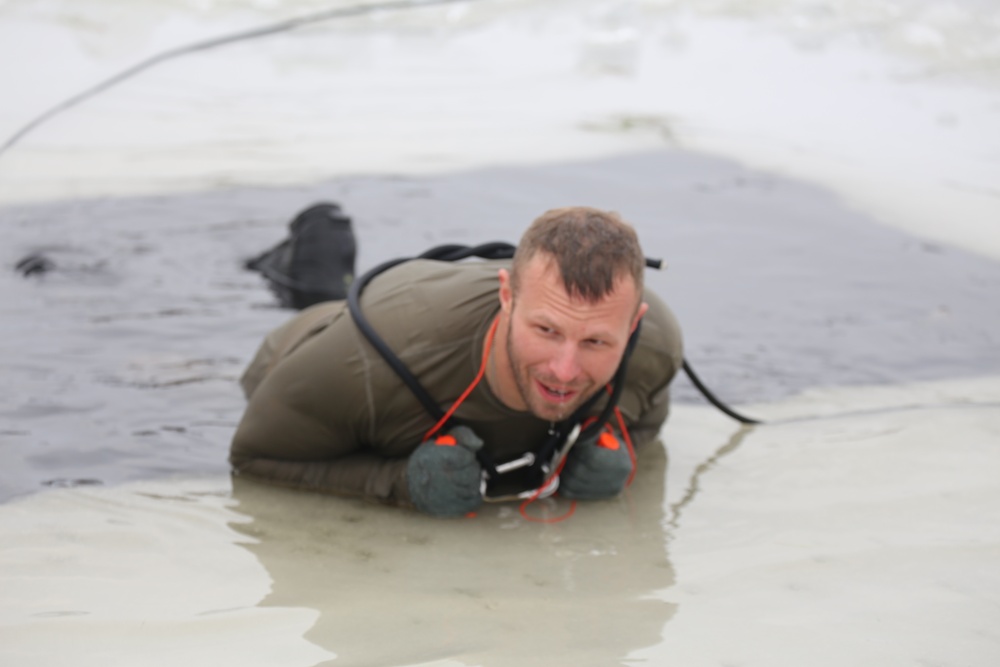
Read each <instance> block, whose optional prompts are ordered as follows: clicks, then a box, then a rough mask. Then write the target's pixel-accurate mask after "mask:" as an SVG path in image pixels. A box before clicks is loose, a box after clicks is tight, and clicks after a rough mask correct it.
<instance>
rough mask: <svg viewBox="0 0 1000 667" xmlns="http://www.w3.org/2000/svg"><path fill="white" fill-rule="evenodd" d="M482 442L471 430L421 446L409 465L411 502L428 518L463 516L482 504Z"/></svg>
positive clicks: (465, 428) (459, 428)
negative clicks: (478, 457)
mask: <svg viewBox="0 0 1000 667" xmlns="http://www.w3.org/2000/svg"><path fill="white" fill-rule="evenodd" d="M482 446H483V441H482V440H480V439H479V437H478V436H477V435H476V434H475V433H473V432H472V429H471V428H469V427H468V426H456V427H454V428H453V429H451V430H450V431H448V433H446V434H445V435H440V436H438V437H437V438H436V439H434V440H428V441H427V442H424V443H421V445H420V446H419V447H417V448H416V450H414V452H413V454H411V455H410V460H409V461H408V462H407V464H406V483H407V485H408V487H409V490H410V500H411V501H413V504H414V506H415V507H416V508H417V509H418V510H420V511H421V512H424V513H426V514H432V515H434V516H463V515H465V514H468V513H469V512H472V511H473V510H475V509H476V508H477V507H479V506H480V505H481V504H482V502H483V496H482V492H481V490H480V484H481V483H482V479H483V468H482V466H480V465H479V461H478V460H477V459H476V452H477V451H478V450H479V449H480V448H481V447H482Z"/></svg>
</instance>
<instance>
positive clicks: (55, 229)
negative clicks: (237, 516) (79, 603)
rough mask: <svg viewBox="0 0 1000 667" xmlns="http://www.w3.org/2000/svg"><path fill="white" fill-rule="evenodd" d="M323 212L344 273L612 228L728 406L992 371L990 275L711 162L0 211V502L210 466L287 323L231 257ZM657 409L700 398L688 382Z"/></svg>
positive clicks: (995, 275)
mask: <svg viewBox="0 0 1000 667" xmlns="http://www.w3.org/2000/svg"><path fill="white" fill-rule="evenodd" d="M321 200H332V201H336V202H339V203H341V204H342V205H343V206H344V208H345V210H346V211H347V212H348V213H349V214H350V215H351V216H352V217H353V218H354V220H355V232H356V235H357V237H358V243H359V257H358V269H359V270H364V269H366V268H368V267H371V266H372V265H374V264H376V263H378V262H380V261H382V260H384V259H388V258H392V257H396V256H402V255H413V254H416V253H418V252H420V251H421V250H423V249H425V248H426V247H429V246H431V245H436V244H440V243H445V242H458V243H478V242H483V241H489V240H507V241H512V242H514V241H516V239H517V238H518V236H519V235H520V233H521V231H522V230H523V229H524V228H525V226H526V225H527V224H528V223H529V222H530V221H531V220H532V219H533V218H534V217H536V216H537V215H538V214H539V213H541V212H542V211H544V210H546V209H548V208H552V207H555V206H563V205H570V204H587V205H592V206H597V207H601V208H610V209H615V210H618V211H620V212H621V213H622V214H623V215H624V216H625V217H626V218H627V219H628V220H630V221H632V222H633V223H634V224H635V226H636V227H637V228H638V230H639V233H640V237H641V238H642V240H643V243H644V247H645V249H646V252H647V254H649V255H650V256H656V257H663V258H665V259H666V261H667V263H668V264H669V268H668V269H667V270H666V271H664V272H661V273H650V275H649V276H648V280H649V282H650V284H651V285H652V286H653V287H654V288H655V289H656V290H657V291H658V292H659V293H660V294H661V295H662V296H663V297H664V298H665V299H666V300H667V301H668V303H670V304H671V305H672V306H673V308H674V309H675V311H676V313H677V315H678V317H679V319H680V321H681V324H682V326H683V328H684V332H685V336H686V349H687V358H688V360H689V361H690V362H691V363H692V364H693V365H694V366H695V368H696V369H697V370H698V371H699V372H700V374H701V375H702V377H703V379H704V380H705V381H706V382H707V383H708V384H709V386H711V387H712V388H713V389H715V390H716V391H717V393H718V394H720V396H722V397H723V398H724V399H725V400H727V401H730V402H732V403H734V404H736V405H739V404H740V403H746V402H758V401H768V400H775V399H780V398H782V397H785V396H788V395H790V394H793V393H796V392H798V391H800V390H803V389H805V388H808V387H813V386H845V385H861V384H885V383H889V384H893V383H905V382H910V381H915V380H932V379H938V378H952V377H962V376H973V375H985V374H995V373H997V372H998V371H1000V346H998V337H1000V336H998V333H997V332H998V331H1000V306H998V305H997V303H998V300H997V299H996V294H997V293H998V287H1000V263H998V262H995V261H991V260H988V259H984V258H981V257H977V256H974V255H971V254H968V253H966V252H963V251H960V250H956V249H953V248H948V247H941V246H938V245H933V244H929V243H926V242H922V241H920V240H919V239H916V238H914V237H911V236H908V235H906V234H904V233H902V232H899V231H895V230H893V229H889V228H886V227H883V226H880V225H878V224H876V223H874V222H873V221H872V220H870V219H868V218H867V217H865V216H864V215H862V214H860V213H858V212H855V211H852V210H850V209H849V208H848V207H846V206H845V205H844V203H843V202H841V201H839V200H838V199H836V198H835V197H833V196H832V195H830V194H829V193H827V192H825V191H823V190H821V189H818V188H815V187H812V186H808V185H804V184H801V183H795V182H790V181H788V180H783V179H780V178H776V177H773V176H769V175H765V174H761V173H756V172H752V171H748V170H746V169H744V168H742V167H740V166H738V165H736V164H733V163H730V162H727V161H723V160H718V159H714V158H706V157H699V156H692V155H688V154H681V153H673V152H663V153H654V154H644V155H637V156H629V157H620V158H614V159H604V160H598V161H593V162H586V163H578V164H557V165H551V166H541V167H524V168H502V169H501V168H495V169H487V170H480V171H474V172H468V173H462V174H452V175H444V176H434V177H394V176H385V177H369V176H366V177H350V178H340V179H336V180H333V181H329V182H326V183H322V184H319V185H315V186H308V187H299V188H283V189H260V188H255V189H233V190H227V191H220V192H211V193H205V194H187V195H171V196H155V197H139V198H125V199H98V200H87V201H72V202H59V203H49V204H44V205H31V206H15V207H7V208H4V209H0V232H2V237H0V238H2V239H3V244H2V247H0V262H2V265H3V267H4V271H2V272H0V322H2V324H0V331H2V332H3V336H2V343H0V345H2V347H0V373H2V376H3V380H4V382H3V383H2V388H0V464H2V465H0V499H9V498H11V497H14V496H17V495H22V494H25V493H30V492H33V491H36V490H40V489H44V488H47V487H51V486H65V485H76V484H113V483H118V482H122V481H126V480H133V479H140V478H148V477H155V476H160V475H166V474H172V473H188V472H191V473H216V472H224V471H225V470H226V469H227V466H226V463H225V459H226V454H227V448H228V443H229V438H230V436H231V433H232V430H233V428H234V427H235V425H236V423H237V421H238V419H239V416H240V413H241V411H242V408H243V401H242V398H241V396H240V394H239V392H238V389H237V387H236V384H235V380H236V378H237V377H238V376H239V374H240V372H241V371H242V368H243V366H244V365H245V363H246V362H247V361H248V359H249V357H250V356H251V355H252V354H253V352H254V350H255V348H256V346H257V344H258V342H259V341H260V339H261V337H262V336H263V335H264V334H265V333H266V332H267V331H268V330H269V329H270V328H272V327H274V326H276V325H277V324H279V323H280V322H282V321H284V320H285V319H286V318H287V317H288V316H289V314H290V313H289V312H288V311H282V310H280V309H279V308H277V306H276V304H275V301H274V299H273V298H272V296H271V295H270V294H269V292H268V291H267V289H266V287H265V286H264V284H263V282H262V281H261V279H260V278H259V277H258V276H257V275H256V274H252V273H248V272H246V271H244V270H242V269H241V261H242V260H243V259H245V258H247V257H249V256H251V255H254V254H256V253H258V252H260V251H262V250H264V249H266V248H267V247H270V246H271V245H273V244H274V243H276V242H277V241H279V240H280V239H282V238H283V237H284V235H285V225H286V224H287V222H288V220H290V219H291V217H293V215H294V214H295V213H296V212H297V211H298V210H300V209H302V208H304V207H306V206H308V205H310V204H312V203H315V202H317V201H321ZM942 224H947V221H942ZM32 252H42V253H44V254H45V255H46V256H47V257H49V258H50V259H51V260H52V261H53V262H54V263H55V264H56V266H57V268H56V270H54V271H52V272H50V273H47V274H45V275H40V276H32V277H29V278H23V277H21V276H20V275H19V274H18V273H17V272H15V270H14V265H15V264H16V262H17V261H18V260H19V259H20V258H22V257H24V256H25V255H27V254H29V253H32ZM675 396H676V399H677V400H679V401H685V402H688V401H698V400H700V399H699V398H698V396H697V394H696V392H695V391H694V390H693V388H692V387H691V386H690V385H689V384H688V383H687V381H686V380H684V379H681V380H678V382H677V383H676V384H675Z"/></svg>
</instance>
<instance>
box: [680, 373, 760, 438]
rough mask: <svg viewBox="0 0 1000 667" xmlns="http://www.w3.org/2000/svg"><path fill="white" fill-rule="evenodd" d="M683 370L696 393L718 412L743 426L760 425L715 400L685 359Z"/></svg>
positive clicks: (755, 420)
mask: <svg viewBox="0 0 1000 667" xmlns="http://www.w3.org/2000/svg"><path fill="white" fill-rule="evenodd" d="M683 368H684V372H685V373H686V374H687V376H688V379H690V380H691V383H692V384H694V386H695V387H697V388H698V391H700V392H701V395H702V396H704V397H705V398H706V399H708V402H709V403H711V404H712V405H714V406H715V407H717V408H718V409H719V410H721V411H722V412H725V413H726V414H727V415H729V416H730V417H732V418H733V419H735V420H736V421H738V422H742V423H744V424H760V423H762V422H761V421H760V420H759V419H751V418H750V417H744V416H743V415H741V414H740V413H738V412H736V411H735V410H733V409H732V408H730V407H729V406H727V405H726V404H725V403H723V402H722V401H720V400H719V399H718V398H716V397H715V394H713V393H712V392H711V391H710V390H709V389H708V387H706V386H705V385H704V383H702V381H701V379H699V378H698V376H697V375H696V374H695V372H694V369H693V368H691V364H689V363H688V362H687V359H685V360H684V366H683Z"/></svg>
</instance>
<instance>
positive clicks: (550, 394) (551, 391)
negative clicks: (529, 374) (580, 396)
mask: <svg viewBox="0 0 1000 667" xmlns="http://www.w3.org/2000/svg"><path fill="white" fill-rule="evenodd" d="M536 383H537V384H538V388H539V389H540V390H541V392H542V396H544V397H545V398H547V399H548V400H550V401H553V402H556V403H563V402H565V401H568V400H569V399H571V398H573V396H575V395H576V392H575V391H573V390H572V389H568V388H559V387H553V386H551V385H547V384H545V383H544V382H538V381H536Z"/></svg>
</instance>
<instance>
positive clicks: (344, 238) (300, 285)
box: [245, 203, 357, 310]
mask: <svg viewBox="0 0 1000 667" xmlns="http://www.w3.org/2000/svg"><path fill="white" fill-rule="evenodd" d="M288 228H289V230H290V233H289V238H288V239H286V240H284V241H282V242H281V243H279V244H278V245H277V246H275V247H274V248H272V249H270V250H268V251H267V252H265V253H264V254H262V255H260V256H258V257H254V258H253V259H250V260H247V262H246V265H245V266H246V268H248V269H250V270H251V271H259V272H260V273H261V274H262V275H263V276H264V277H265V278H267V281H268V283H269V285H270V287H271V289H272V290H273V291H274V293H275V294H276V295H277V296H278V300H279V301H280V302H281V305H282V306H284V307H285V308H295V309H298V310H301V309H303V308H307V307H309V306H311V305H313V304H315V303H319V302H321V301H335V300H338V299H346V298H347V290H348V288H349V287H350V285H351V282H353V280H354V257H355V255H356V253H357V245H356V244H355V242H354V232H353V231H352V230H351V219H350V218H349V217H347V216H346V215H344V213H343V211H341V209H340V206H338V205H337V204H329V203H322V204H316V205H314V206H311V207H309V208H307V209H305V210H304V211H302V212H301V213H299V214H298V215H297V216H295V219H294V220H292V221H291V223H289V225H288Z"/></svg>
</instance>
